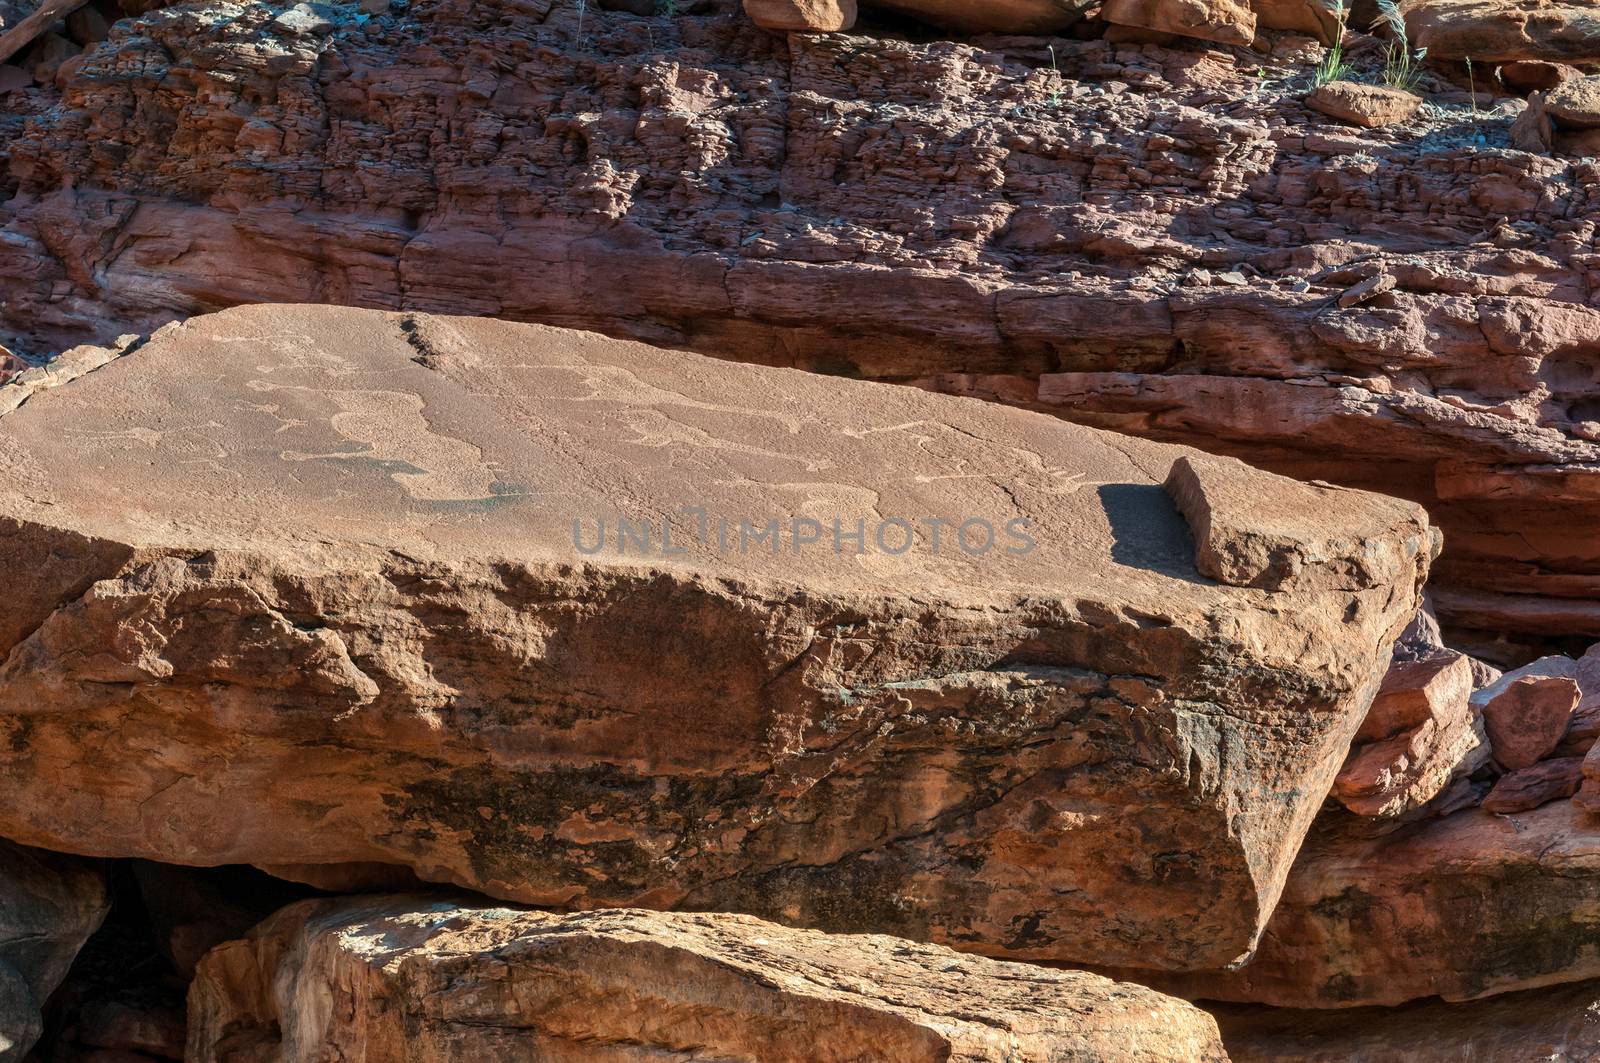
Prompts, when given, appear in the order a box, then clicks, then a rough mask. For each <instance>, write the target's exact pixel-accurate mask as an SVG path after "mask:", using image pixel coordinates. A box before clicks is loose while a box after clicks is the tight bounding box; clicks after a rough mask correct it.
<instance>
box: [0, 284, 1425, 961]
mask: <svg viewBox="0 0 1600 1063" xmlns="http://www.w3.org/2000/svg"><path fill="white" fill-rule="evenodd" d="M101 355H102V356H101V357H100V358H99V359H98V360H96V359H94V358H92V357H89V356H88V355H87V354H86V353H83V352H80V355H79V358H80V359H81V364H79V366H78V368H79V369H82V370H85V371H83V372H81V373H78V374H77V375H74V372H67V371H65V370H61V371H59V372H57V374H56V376H55V377H54V378H51V379H44V378H41V379H39V380H35V381H33V382H32V383H30V384H28V385H27V386H28V387H30V388H31V389H32V390H28V391H26V394H25V397H26V402H24V403H22V404H21V405H19V406H15V408H12V409H11V410H10V412H6V413H0V417H3V420H4V428H5V435H4V439H5V449H4V450H3V451H0V455H3V456H4V459H5V460H4V461H3V463H0V522H3V523H0V565H3V567H4V568H5V569H6V571H8V572H13V573H22V574H24V575H23V576H22V578H21V579H20V581H17V580H14V581H13V584H12V599H11V601H10V603H9V608H8V610H7V612H6V613H5V614H4V619H5V626H4V627H3V628H0V653H4V654H6V655H7V656H6V663H5V666H4V668H3V669H0V833H3V834H11V835H15V836H18V837H19V838H24V839H27V840H30V841H39V842H46V843H48V844H51V845H54V846H58V847H62V848H71V849H75V850H78V851H82V852H88V853H96V854H105V855H118V856H142V857H145V858H149V859H157V860H164V861H167V862H181V863H185V864H191V865H211V864H232V863H253V864H258V865H262V866H267V867H272V866H276V865H283V864H289V865H305V864H340V865H347V864H350V863H362V862H377V863H382V864H390V865H400V866H404V867H409V868H411V869H413V870H414V871H415V872H416V873H417V874H418V875H419V876H421V877H422V878H423V879H425V880H429V881H442V882H452V883H455V884H458V885H462V886H468V887H471V888H474V889H477V890H480V891H482V892H484V893H488V894H491V895H495V896H500V897H504V898H507V899H515V900H521V901H526V902H531V903H537V904H542V905H550V906H572V907H593V906H609V905H624V904H627V905H647V906H651V907H662V908H693V909H713V910H744V911H750V912H753V913H758V914H767V915H771V916H774V917H777V918H781V919H783V920H785V921H789V922H793V923H798V924H810V925H817V926H822V927H826V928H833V929H839V930H849V931H862V930H873V931H886V930H893V931H895V932H897V933H900V934H902V935H903V936H908V937H917V938H923V939H936V940H940V941H944V942H949V943H951V944H954V945H958V946H960V947H961V948H964V949H968V950H975V951H984V952H990V953H996V954H1005V955H1010V956H1016V957H1028V958H1037V959H1050V960H1068V959H1070V958H1073V957H1081V958H1094V959H1098V960H1103V961H1104V960H1112V959H1116V960H1120V961H1122V962H1126V963H1130V964H1132V963H1137V964H1149V965H1154V966H1167V967H1174V968H1193V967H1198V966H1206V967H1209V966H1216V965H1222V964H1226V963H1229V962H1232V961H1234V960H1236V959H1238V958H1240V957H1241V956H1243V955H1245V954H1246V953H1247V952H1248V951H1249V949H1250V948H1251V946H1252V944H1253V942H1254V938H1255V935H1256V933H1257V932H1258V930H1259V927H1260V925H1261V923H1262V922H1264V920H1265V918H1266V915H1267V913H1268V912H1270V910H1271V908H1272V905H1273V902H1274V900H1275V898H1276V895H1277V891H1278V889H1279V888H1280V885H1281V882H1282V878H1283V876H1284V875H1285V874H1286V873H1287V871H1288V865H1289V862H1290V861H1291V859H1292V857H1293V853H1294V852H1295V850H1296V849H1297V848H1298V846H1299V843H1300V841H1301V839H1302V837H1303V836H1304V832H1305V830H1306V829H1307V827H1308V826H1309V823H1310V820H1311V819H1312V817H1313V815H1314V814H1315V812H1316V810H1317V809H1318V807H1319V806H1320V804H1321V802H1322V799H1323V797H1324V796H1325V795H1326V793H1327V790H1328V787H1329V785H1330V783H1331V781H1332V777H1333V775H1334V773H1335V772H1336V771H1337V769H1338V766H1339V763H1340V762H1341V761H1342V759H1343V757H1344V753H1345V751H1346V749H1347V748H1348V745H1349V741H1350V736H1351V735H1352V734H1353V733H1354V732H1355V730H1356V729H1357V727H1358V726H1359V724H1360V720H1361V718H1362V716H1363V715H1364V714H1365V711H1366V705H1367V701H1368V700H1369V699H1370V697H1371V693H1372V690H1373V688H1374V687H1375V686H1376V685H1377V681H1378V676H1379V666H1380V662H1382V661H1385V660H1387V658H1388V653H1389V647H1390V645H1391V643H1392V640H1393V639H1394V638H1395V636H1397V635H1398V634H1399V633H1400V631H1401V630H1402V629H1403V628H1404V627H1405V626H1406V625H1407V623H1408V622H1409V621H1410V620H1411V619H1412V617H1413V616H1414V615H1415V611H1416V608H1417V595H1418V585H1419V583H1420V582H1421V579H1422V576H1423V574H1424V573H1425V572H1426V569H1427V565H1428V560H1429V555H1430V553H1431V549H1432V534H1431V530H1430V529H1429V527H1428V525H1427V524H1426V521H1425V520H1424V519H1423V517H1422V515H1421V512H1420V510H1418V509H1417V508H1416V507H1414V506H1412V505H1410V504H1407V503H1401V502H1397V501H1394V500H1391V499H1385V498H1381V497H1379V496H1375V495H1367V494H1363V493H1360V492H1353V491H1348V490H1344V489H1339V488H1331V487H1325V486H1315V485H1306V484H1300V483H1296V482H1292V481H1287V480H1284V479H1281V478H1278V477H1273V476H1270V475H1268V474H1265V473H1261V472H1258V471H1256V470H1251V469H1248V468H1246V467H1245V466H1243V465H1241V464H1239V463H1236V462H1227V461H1219V460H1216V459H1208V458H1205V457H1203V456H1201V455H1199V454H1196V453H1194V452H1192V451H1183V450H1179V449H1176V448H1168V447H1163V446H1159V445H1156V444H1151V443H1146V442H1142V441H1137V440H1129V439H1124V438H1122V437H1117V436H1110V435H1105V434H1102V433H1096V432H1092V431H1090V430H1087V429H1083V428H1079V427H1077V426H1073V425H1068V424H1065V423H1063V422H1061V421H1059V420H1057V419H1054V418H1048V417H1041V416H1039V415H1036V414H1032V413H1027V412H1025V411H1019V410H1011V409H1007V408H1004V407H1000V406H996V405H993V404H985V403H974V402H966V401H962V400H959V399H955V398H951V397H948V396H937V395H929V394H927V393H925V392H921V391H917V390H914V389H910V388H891V387H885V386H882V385H872V384H866V383H861V382H852V381H844V380H837V379H832V378H827V377H822V376H818V375H808V374H801V373H794V372H789V371H782V370H772V369H758V368H754V367H748V366H739V365H733V364H730V363H727V362H720V361H715V360H710V359H704V358H700V357H698V356H694V355H689V354H684V353H680V352H666V351H661V350H656V349H653V348H647V347H644V346H642V345H638V344H632V343H624V342H618V341H610V340H606V339H603V338H601V337H598V336H594V335H592V334H577V333H569V332H563V331H560V330H551V329H542V328H535V327H530V326H522V325H516V324H511V323H505V322H494V321H488V320H481V319H479V320H472V319H434V318H429V317H426V316H422V315H404V314H380V313H376V312H372V311H355V310H342V309H336V308H319V307H288V308H282V307H255V308H246V309H238V310H233V311H228V312H225V313H222V314H218V315H213V316H211V317H206V318H200V319H196V320H193V321H191V322H188V323H187V324H185V325H183V326H174V327H172V328H170V329H168V330H167V331H165V332H163V333H162V334H160V335H158V336H156V337H153V338H152V339H150V340H149V341H148V342H147V343H145V344H144V345H143V346H141V347H138V348H137V349H134V350H133V351H132V353H128V354H123V355H121V356H120V357H118V356H116V354H115V352H101ZM197 365H205V366H206V371H205V372H203V373H199V372H196V371H195V367H196V366H197ZM93 366H98V368H92V371H87V370H88V369H89V368H91V367H93ZM26 379H28V378H26V377H25V380H26ZM12 387H13V388H14V389H17V390H19V391H20V390H23V385H13V386H12ZM8 390H9V389H8ZM6 399H7V392H0V411H3V410H5V409H6V408H7V402H6ZM108 409H114V410H116V411H117V420H116V424H117V425H118V426H119V427H118V431H115V432H103V433H98V434H91V435H83V434H79V433H74V432H69V431H67V430H66V426H72V425H83V424H87V423H104V422H103V418H104V411H106V410H108ZM196 410H203V411H204V418H205V420H204V422H203V423H202V424H200V425H199V426H195V425H194V424H193V421H194V417H193V414H194V411H196ZM1180 459H1186V461H1187V465H1186V468H1187V469H1188V470H1189V472H1190V474H1191V475H1190V477H1189V479H1188V480H1186V481H1183V482H1185V483H1187V484H1188V489H1187V490H1186V491H1185V494H1184V499H1183V505H1184V506H1185V507H1186V508H1189V509H1190V510H1191V512H1200V510H1201V509H1202V508H1203V509H1204V510H1205V511H1207V512H1209V513H1211V514H1212V520H1211V523H1210V526H1209V527H1208V528H1207V529H1205V530H1204V531H1202V532H1201V533H1200V537H1201V538H1203V539H1204V541H1205V542H1206V543H1207V544H1208V546H1209V547H1210V548H1211V549H1212V550H1213V551H1214V552H1216V553H1218V554H1222V555H1229V556H1234V555H1237V556H1242V557H1246V558H1253V557H1255V556H1256V554H1255V553H1254V551H1253V547H1251V548H1249V549H1246V548H1241V549H1239V550H1230V549H1229V544H1228V542H1227V539H1228V536H1230V535H1231V534H1234V532H1233V531H1231V530H1230V528H1233V527H1234V525H1233V524H1231V523H1230V522H1231V521H1237V520H1238V519H1240V517H1241V515H1242V511H1241V510H1238V509H1236V508H1235V495H1238V496H1240V497H1245V496H1248V497H1253V498H1254V499H1255V500H1256V502H1257V504H1258V505H1259V506H1260V508H1261V511H1262V512H1263V513H1267V514H1273V515H1274V519H1273V521H1272V522H1271V524H1270V525H1269V526H1268V528H1267V530H1268V531H1270V532H1271V534H1272V535H1273V536H1274V537H1275V538H1274V539H1273V540H1272V542H1273V543H1274V544H1276V546H1275V548H1280V547H1281V548H1282V553H1283V555H1284V556H1290V557H1298V558H1301V559H1302V561H1303V562H1304V563H1302V564H1301V565H1299V567H1298V568H1297V569H1295V571H1294V572H1292V573H1291V574H1290V575H1289V576H1287V577H1285V578H1281V579H1276V580H1275V581H1274V582H1273V583H1271V584H1270V585H1264V584H1262V582H1261V581H1260V580H1259V579H1256V578H1254V577H1253V575H1252V571H1251V570H1250V569H1248V568H1245V569H1240V570H1239V571H1238V573H1236V574H1230V572H1229V571H1222V570H1219V572H1218V574H1219V575H1220V576H1221V577H1222V580H1221V581H1218V580H1216V579H1207V578H1205V577H1204V576H1202V575H1201V572H1200V571H1199V569H1198V568H1197V567H1196V547H1195V535H1194V533H1193V532H1192V531H1191V529H1190V528H1189V527H1188V526H1187V525H1186V524H1185V522H1184V519H1183V517H1182V516H1180V514H1179V512H1178V510H1177V509H1176V508H1175V505H1174V501H1173V499H1172V498H1171V497H1170V496H1169V494H1168V493H1167V492H1166V491H1164V490H1163V487H1162V484H1163V483H1165V482H1168V481H1169V479H1171V478H1173V477H1174V476H1178V475H1179V471H1178V470H1175V465H1176V463H1177V462H1178V461H1179V460H1180ZM197 465H198V466H199V467H200V468H201V471H199V472H197V471H196V467H197ZM1197 470H1198V473H1199V475H1195V474H1196V472H1197ZM686 506H693V507H697V508H699V507H704V508H705V509H706V511H707V517H708V524H709V528H708V530H698V529H697V524H696V520H695V518H694V517H693V516H692V515H686V514H684V513H682V512H680V511H681V510H682V509H683V507H686ZM902 513H905V514H914V515H916V516H915V518H914V519H916V520H918V521H931V520H932V519H934V518H935V517H937V518H938V519H940V520H945V521H952V522H953V523H950V524H949V525H947V526H946V527H945V529H944V531H943V535H944V540H943V542H944V546H943V549H942V552H941V550H940V549H939V548H938V547H937V546H936V545H935V544H934V542H933V540H932V538H931V537H932V536H933V535H934V534H935V528H934V527H933V526H932V525H931V524H929V525H927V526H923V527H920V528H913V530H914V531H916V535H917V548H915V549H909V550H908V549H907V548H906V547H905V546H904V545H902V537H901V533H899V532H897V531H896V530H895V529H893V528H891V529H889V533H890V534H889V535H888V538H887V540H884V539H883V532H884V529H883V528H882V527H881V526H880V527H879V528H878V530H877V531H876V532H872V531H869V532H868V534H869V535H874V536H876V538H874V539H873V540H872V541H873V542H874V543H876V542H879V541H886V542H887V544H889V545H888V546H884V547H881V548H877V547H874V548H871V549H870V552H869V554H868V555H866V556H860V555H858V554H857V552H856V549H855V548H854V547H853V546H850V545H849V544H848V543H847V542H845V541H842V540H841V541H840V542H839V543H838V544H836V545H837V546H838V548H837V549H835V547H834V546H833V545H829V544H828V543H827V542H824V541H822V540H820V539H817V540H815V541H817V542H819V543H821V545H820V546H818V548H817V549H815V550H801V549H799V547H798V545H797V544H796V543H795V542H794V541H792V540H794V539H796V538H798V537H799V536H800V534H801V533H802V532H805V533H807V534H811V533H813V532H815V529H813V528H808V527H807V526H806V523H805V522H807V521H809V522H814V523H816V524H817V525H818V527H820V528H822V529H823V531H822V532H821V533H817V534H826V529H827V528H828V527H830V526H831V522H832V521H834V520H838V521H839V522H840V526H841V528H843V529H849V528H851V527H854V525H855V523H856V521H857V520H858V519H859V520H862V521H866V520H869V519H870V520H871V521H873V522H874V523H877V524H881V523H882V522H885V521H887V520H888V519H889V518H890V517H891V516H895V517H896V519H901V520H905V519H911V518H900V517H898V515H899V514H902ZM1295 515H1297V516H1295ZM623 517H625V518H626V519H627V520H629V521H630V522H634V527H635V528H636V529H637V528H638V527H639V526H640V523H641V522H652V524H653V525H655V527H656V530H655V532H654V535H653V537H651V538H647V540H646V541H654V542H655V543H656V544H657V549H655V550H654V551H651V552H648V553H646V554H640V553H639V552H638V551H639V549H640V547H639V544H638V535H636V536H635V537H634V538H635V545H634V549H633V552H630V553H626V554H622V553H618V551H619V550H621V549H622V547H621V545H620V544H619V542H618V541H617V536H618V532H617V523H616V522H617V521H618V520H619V519H621V518H623ZM602 518H604V519H606V520H608V521H609V522H610V528H611V531H610V549H609V550H608V551H605V552H603V553H602V554H599V555H590V554H588V553H585V552H583V551H581V550H580V549H579V547H578V544H577V542H575V541H574V538H573V535H574V532H573V523H574V521H580V520H581V521H583V522H585V523H583V524H582V525H581V532H580V534H581V536H582V539H581V542H583V543H584V544H586V548H592V546H591V540H592V539H593V538H594V535H595V532H594V530H593V528H594V524H593V522H594V521H596V520H599V519H602ZM668 518H671V521H672V525H671V527H672V533H673V542H674V550H673V552H672V553H667V552H665V550H664V549H663V547H664V540H663V539H661V536H662V535H664V534H665V533H664V532H662V531H661V530H660V522H662V521H665V520H668ZM719 518H728V519H732V520H737V521H739V522H740V524H741V529H742V525H743V522H745V521H751V522H753V524H752V527H759V528H760V529H761V530H766V528H767V525H766V523H765V521H766V520H767V519H768V518H770V519H771V520H774V521H777V522H778V526H779V528H780V531H782V530H783V529H791V533H790V534H789V535H785V536H782V537H775V538H774V539H773V541H772V543H771V546H772V547H773V548H769V546H768V544H767V543H766V542H764V541H762V540H760V539H755V540H753V541H752V542H753V545H748V546H746V545H739V544H740V543H742V542H744V538H745V533H744V532H743V531H742V530H739V531H737V532H735V533H733V534H734V536H735V538H733V539H730V540H728V541H729V543H730V545H729V546H728V547H719V546H718V542H719V540H720V539H721V535H722V533H721V532H720V531H719V530H718V528H719ZM1023 519H1026V520H1028V521H1030V522H1032V523H1031V524H1030V525H1029V526H1030V527H1034V528H1035V529H1036V535H1035V537H1034V543H1035V545H1034V547H1032V548H1026V547H1024V546H1022V545H1020V541H1018V540H1015V539H1014V538H1012V539H1005V540H1003V542H1004V543H1005V547H1006V548H1004V549H1002V548H1001V547H1000V546H999V545H996V544H990V543H987V542H986V541H985V539H984V537H983V533H982V532H981V530H971V529H968V530H961V528H960V525H961V524H964V523H967V522H971V521H987V522H989V524H990V526H991V527H993V528H994V529H1006V528H1009V527H1010V526H1011V522H1013V521H1017V520H1023ZM1296 520H1298V521H1299V526H1300V527H1301V529H1302V533H1301V546H1300V547H1298V548H1296V547H1295V546H1294V540H1293V532H1294V528H1295V521H1296ZM797 522H798V523H797ZM969 532H970V534H971V536H972V541H971V546H970V547H967V548H959V549H958V548H957V545H958V543H963V542H966V541H967V538H966V537H967V536H968V535H969ZM639 534H640V535H646V536H649V534H650V533H647V532H640V533H639ZM996 534H997V535H998V534H999V533H998V531H997V533H996ZM1013 546H1016V547H1017V548H1016V549H1011V547H1013ZM895 549H898V550H899V552H894V550H895ZM678 550H682V551H685V552H684V553H682V554H680V553H677V551H678ZM1289 567H1290V568H1294V566H1289ZM1273 570H1274V571H1277V567H1276V566H1275V567H1274V569H1273ZM1285 571H1288V570H1287V569H1285ZM1246 577H1250V578H1249V582H1250V583H1251V584H1252V585H1251V586H1239V585H1234V584H1233V583H1230V582H1229V580H1234V579H1237V580H1238V581H1239V582H1241V583H1242V582H1244V581H1245V579H1246ZM153 748H154V749H159V750H160V753H159V755H158V756H152V755H150V750H151V749H153Z"/></svg>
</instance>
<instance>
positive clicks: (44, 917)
mask: <svg viewBox="0 0 1600 1063" xmlns="http://www.w3.org/2000/svg"><path fill="white" fill-rule="evenodd" d="M109 907H110V902H109V900H108V899H107V896H106V882H105V875H104V874H103V873H102V872H101V870H100V869H99V868H97V867H95V866H94V865H93V864H91V863H89V862H88V861H83V860H77V859H74V858H72V857H67V856H61V855H59V854H57V853H45V852H39V851H37V850H33V849H27V848H24V847H23V846H20V845H13V844H12V843H11V842H7V841H0V1063H19V1061H20V1060H22V1059H23V1058H24V1057H26V1056H27V1054H28V1049H30V1048H31V1047H33V1043H34V1041H35V1040H37V1039H38V1037H39V1033H40V1031H41V1029H42V1024H41V1018H40V1014H39V1013H40V1010H41V1009H42V1008H43V1007H44V1004H45V1001H47V1000H48V999H49V998H50V994H51V993H53V992H54V991H55V989H56V987H57V986H59V985H60V984H61V980H62V979H63V978H65V977H66V974H67V969H68V968H69V967H71V966H72V960H73V957H75V956H77V954H78V950H79V949H80V948H82V947H83V943H84V942H85V941H87V940H88V938H89V935H90V934H92V933H94V931H95V929H96V928H97V927H99V925H100V922H101V920H103V919H104V918H105V916H106V912H107V910H108V909H109Z"/></svg>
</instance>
